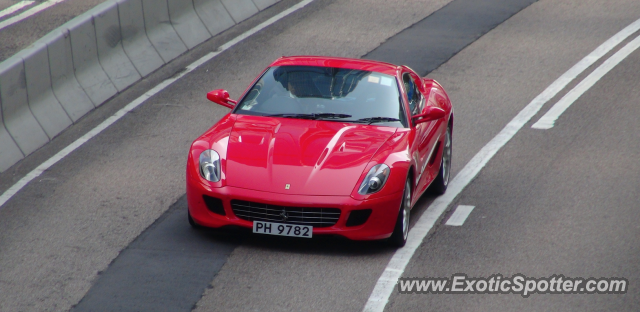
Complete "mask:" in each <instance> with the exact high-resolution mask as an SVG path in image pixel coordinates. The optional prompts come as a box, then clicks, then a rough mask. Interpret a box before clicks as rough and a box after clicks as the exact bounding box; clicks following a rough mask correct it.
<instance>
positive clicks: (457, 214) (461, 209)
mask: <svg viewBox="0 0 640 312" xmlns="http://www.w3.org/2000/svg"><path fill="white" fill-rule="evenodd" d="M473 208H476V207H475V206H466V205H459V206H458V208H456V211H454V212H453V214H452V215H451V216H450V217H449V220H447V223H445V225H451V226H462V225H463V224H464V221H465V220H467V218H468V217H469V214H471V211H473Z"/></svg>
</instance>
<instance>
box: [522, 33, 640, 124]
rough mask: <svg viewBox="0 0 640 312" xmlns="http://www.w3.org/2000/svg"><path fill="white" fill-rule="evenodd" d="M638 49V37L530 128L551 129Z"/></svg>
mask: <svg viewBox="0 0 640 312" xmlns="http://www.w3.org/2000/svg"><path fill="white" fill-rule="evenodd" d="M638 47H640V37H638V38H636V39H634V40H633V41H631V42H629V43H628V44H627V45H626V46H624V47H623V48H622V49H620V50H619V51H618V52H616V53H615V54H614V55H612V56H611V57H610V58H609V59H608V60H606V61H605V62H604V63H602V65H600V66H599V67H598V68H596V70H594V71H593V72H592V73H591V74H589V76H587V77H586V78H584V80H582V81H581V82H580V83H579V84H578V85H577V86H575V88H573V89H571V91H569V92H568V93H567V94H566V95H565V96H564V97H562V99H560V101H558V102H557V103H556V104H555V105H553V107H551V109H550V110H549V111H548V112H547V113H546V114H544V116H542V117H541V118H540V119H539V120H538V121H537V122H536V123H534V124H533V125H532V126H531V128H534V129H544V130H546V129H551V128H553V126H554V125H555V122H556V120H558V118H559V117H560V115H562V113H564V111H565V110H567V108H569V106H571V104H573V103H574V102H575V101H576V100H578V99H579V98H580V97H581V96H582V94H584V93H585V92H586V91H587V90H589V89H591V87H593V85H595V84H596V83H597V82H598V81H599V80H600V79H601V78H602V77H603V76H604V75H606V74H607V73H608V72H609V71H610V70H612V69H613V68H614V67H616V66H617V65H618V64H620V62H622V60H624V59H625V58H627V56H629V55H630V54H631V53H633V51H635V50H636V49H638Z"/></svg>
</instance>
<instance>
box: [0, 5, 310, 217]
mask: <svg viewBox="0 0 640 312" xmlns="http://www.w3.org/2000/svg"><path fill="white" fill-rule="evenodd" d="M311 2H313V0H304V1H301V2H300V3H298V4H296V5H294V6H292V7H290V8H288V9H286V10H284V11H282V12H280V13H279V14H277V15H275V16H273V17H272V18H270V19H268V20H266V21H264V22H262V23H261V24H260V25H258V26H256V27H254V28H252V29H250V30H248V31H247V32H245V33H243V34H241V35H240V36H238V37H236V38H234V39H233V40H231V41H229V42H227V43H225V44H223V45H221V46H220V48H218V50H217V51H215V52H211V53H209V54H207V55H205V56H203V57H202V58H200V59H199V60H197V61H195V62H194V63H192V64H191V65H189V66H187V68H186V70H184V71H182V72H181V73H180V74H179V75H177V76H176V77H173V78H169V79H167V80H165V81H163V82H162V83H160V84H159V85H157V86H155V87H154V88H153V89H151V90H149V91H147V92H146V93H145V94H143V95H141V96H140V97H138V98H137V99H135V100H134V101H133V102H131V103H129V104H127V106H125V107H124V108H122V109H120V110H119V111H118V112H116V113H115V114H114V115H113V116H111V117H109V118H107V119H106V120H105V121H103V122H102V123H101V124H99V125H98V126H97V127H95V128H93V129H91V131H89V132H87V133H86V134H85V135H83V136H82V137H80V138H79V139H77V140H76V141H74V142H73V143H71V144H70V145H69V146H67V147H65V148H64V149H62V150H61V151H60V152H58V153H57V154H55V155H53V157H51V158H49V159H48V160H47V161H45V162H44V163H42V164H41V165H40V166H38V167H37V168H36V169H34V170H32V171H31V172H29V173H28V174H27V175H25V176H24V177H23V178H22V179H20V180H19V181H18V182H17V183H16V184H14V185H12V186H11V187H10V188H9V189H8V190H6V191H5V192H4V193H3V194H2V195H1V196H0V207H2V205H4V204H5V203H6V202H7V201H8V200H9V199H11V197H13V196H14V195H15V194H16V193H18V192H19V191H20V190H21V189H22V188H23V187H24V186H25V185H27V184H28V183H29V182H31V181H32V180H33V179H35V178H37V177H38V176H40V175H41V174H42V173H43V172H44V171H45V170H47V169H49V168H50V167H51V166H53V165H54V164H55V163H57V162H58V161H60V160H61V159H62V158H64V157H65V156H67V155H69V154H71V152H73V151H74V150H76V149H77V148H78V147H80V146H82V145H83V144H84V143H86V142H87V141H89V140H90V139H92V138H93V137H95V136H96V135H98V134H100V132H102V131H103V130H104V129H106V128H108V127H109V126H111V125H112V124H114V123H115V122H116V121H118V120H119V119H120V118H122V117H123V116H124V115H126V114H127V113H128V112H130V111H132V110H133V109H135V108H136V107H138V106H140V104H142V103H144V102H145V101H146V100H147V99H149V98H150V97H152V96H154V95H155V94H157V93H158V92H160V91H162V90H164V89H165V88H166V87H168V86H169V85H171V84H172V83H174V82H175V81H177V80H178V79H180V78H182V77H184V76H185V75H186V74H188V73H190V72H192V71H193V70H194V69H196V68H198V67H199V66H200V65H202V64H204V63H206V62H207V61H209V60H211V59H213V58H214V57H216V56H217V55H218V54H220V53H222V52H224V51H226V50H228V49H229V48H231V47H233V46H234V45H236V44H237V43H238V42H240V41H242V40H244V39H246V38H247V37H249V36H251V35H253V34H255V33H257V32H259V31H260V30H262V29H264V28H266V27H268V26H270V25H271V24H273V23H275V22H277V21H279V20H280V19H282V18H284V17H286V16H287V15H289V14H291V13H293V12H295V11H297V10H299V9H301V8H302V7H304V6H306V5H307V4H309V3H311Z"/></svg>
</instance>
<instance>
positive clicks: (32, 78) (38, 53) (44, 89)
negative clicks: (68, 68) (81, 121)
mask: <svg viewBox="0 0 640 312" xmlns="http://www.w3.org/2000/svg"><path fill="white" fill-rule="evenodd" d="M19 55H20V56H21V57H22V60H23V61H24V68H25V78H26V80H27V98H28V101H29V108H31V112H32V113H33V116H34V117H36V119H37V120H38V123H40V126H42V129H44V132H46V133H47V136H48V137H49V139H51V138H53V137H55V136H56V135H58V134H59V133H60V132H62V130H64V129H66V128H67V127H68V126H70V125H71V124H72V123H73V122H72V121H71V118H69V116H68V115H67V113H66V112H65V110H64V108H62V105H60V102H58V99H56V97H55V95H53V88H52V86H51V73H50V71H49V68H50V66H49V55H48V53H47V46H46V45H45V44H42V43H38V44H35V45H34V46H33V47H31V48H29V49H26V50H23V51H22V52H20V54H19Z"/></svg>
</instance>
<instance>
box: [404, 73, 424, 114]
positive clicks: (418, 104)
mask: <svg viewBox="0 0 640 312" xmlns="http://www.w3.org/2000/svg"><path fill="white" fill-rule="evenodd" d="M402 82H403V83H404V89H405V90H406V91H407V98H408V99H409V109H410V110H411V115H412V116H413V115H417V114H420V112H422V109H423V108H424V101H423V99H422V94H421V93H420V91H419V90H418V88H417V86H416V84H415V82H414V80H413V78H412V77H411V75H410V74H409V73H405V74H404V75H402Z"/></svg>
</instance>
